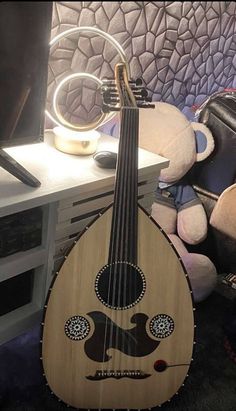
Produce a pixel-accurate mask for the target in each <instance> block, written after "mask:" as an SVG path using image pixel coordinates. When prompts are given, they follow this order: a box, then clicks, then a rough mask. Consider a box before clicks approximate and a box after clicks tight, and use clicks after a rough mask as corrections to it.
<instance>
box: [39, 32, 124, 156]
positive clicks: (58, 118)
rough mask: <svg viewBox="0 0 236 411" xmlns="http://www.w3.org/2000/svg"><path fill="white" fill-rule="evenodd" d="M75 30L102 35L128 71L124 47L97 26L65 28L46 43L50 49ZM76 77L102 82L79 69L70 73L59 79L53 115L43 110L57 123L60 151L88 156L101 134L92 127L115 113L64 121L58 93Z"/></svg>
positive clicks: (107, 119) (98, 83) (109, 118)
mask: <svg viewBox="0 0 236 411" xmlns="http://www.w3.org/2000/svg"><path fill="white" fill-rule="evenodd" d="M75 33H94V34H97V35H98V36H100V37H103V38H104V39H105V40H107V41H108V42H109V43H110V44H111V45H112V46H113V47H114V48H115V49H116V51H117V52H118V54H119V56H120V58H121V61H122V62H124V63H125V64H126V67H127V71H128V73H129V66H128V62H127V59H126V56H125V53H124V50H123V49H122V47H121V46H120V44H119V43H118V42H117V41H116V40H115V39H114V38H113V37H112V36H111V35H109V34H107V33H105V32H104V31H102V30H100V29H98V28H96V27H86V26H81V27H74V28H72V29H69V30H66V31H64V32H62V33H60V34H58V35H57V36H56V37H54V38H53V39H52V40H51V42H50V43H49V46H50V47H51V48H52V47H54V46H55V44H57V43H58V42H59V41H60V40H61V39H62V38H64V37H69V36H72V35H73V34H75ZM78 78H87V79H89V80H92V81H94V82H95V83H96V84H97V85H98V87H101V86H102V85H103V82H102V80H100V79H98V78H97V77H96V76H94V75H92V74H89V73H80V72H78V73H74V74H70V75H69V76H67V77H65V78H64V79H63V80H61V81H60V82H59V84H58V85H57V87H56V90H55V92H54V95H53V111H54V113H55V117H54V116H53V115H52V114H51V113H50V112H49V111H48V110H46V111H45V114H46V115H47V116H48V118H50V120H52V121H53V123H54V124H56V125H57V126H58V127H55V128H54V134H55V145H56V147H57V148H58V149H59V150H60V151H63V152H65V153H70V154H79V155H88V154H92V153H94V152H95V151H96V148H97V142H98V139H99V136H100V134H99V132H98V131H96V130H95V129H96V128H98V127H99V126H102V125H103V124H105V123H107V122H108V121H109V120H111V119H112V118H113V117H114V116H115V115H116V113H114V112H113V113H109V114H104V113H102V112H101V115H100V116H99V117H98V118H97V119H96V120H95V121H93V122H92V123H89V124H84V125H82V124H72V123H70V122H69V121H67V120H66V119H65V118H64V117H63V115H62V113H61V111H60V108H59V103H58V101H59V96H60V93H61V91H62V88H63V86H64V85H65V84H66V83H68V82H70V81H71V80H73V79H78Z"/></svg>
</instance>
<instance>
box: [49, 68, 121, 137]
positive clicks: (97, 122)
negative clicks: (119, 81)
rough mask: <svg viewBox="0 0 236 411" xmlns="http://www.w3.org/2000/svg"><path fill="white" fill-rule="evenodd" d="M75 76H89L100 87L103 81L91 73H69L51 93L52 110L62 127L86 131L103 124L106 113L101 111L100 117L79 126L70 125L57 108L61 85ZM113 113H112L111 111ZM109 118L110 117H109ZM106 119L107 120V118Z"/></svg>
mask: <svg viewBox="0 0 236 411" xmlns="http://www.w3.org/2000/svg"><path fill="white" fill-rule="evenodd" d="M75 78H89V79H90V80H93V81H95V82H96V83H97V84H98V85H99V86H100V87H101V86H102V84H103V82H102V81H101V80H99V79H98V78H97V77H95V76H93V75H92V74H88V73H74V74H70V75H69V76H67V77H65V78H64V79H63V80H62V81H61V82H60V83H59V84H58V86H57V88H56V90H55V92H54V95H53V110H54V112H55V114H56V116H57V118H58V121H59V122H60V124H62V125H63V126H64V127H68V128H70V129H73V130H77V131H88V130H91V129H94V128H97V127H98V126H99V125H100V124H103V121H104V120H105V118H106V117H107V115H106V114H104V113H101V115H100V117H99V118H98V119H97V120H95V121H94V122H93V123H92V124H87V125H84V126H79V125H77V126H76V125H72V124H71V123H69V121H67V120H66V119H65V118H64V117H63V116H62V114H61V111H60V108H59V103H58V96H59V94H60V91H61V89H62V87H63V86H64V85H65V84H66V83H67V82H69V81H70V80H72V79H75ZM112 114H113V113H112ZM109 119H110V118H109ZM107 121H108V120H107Z"/></svg>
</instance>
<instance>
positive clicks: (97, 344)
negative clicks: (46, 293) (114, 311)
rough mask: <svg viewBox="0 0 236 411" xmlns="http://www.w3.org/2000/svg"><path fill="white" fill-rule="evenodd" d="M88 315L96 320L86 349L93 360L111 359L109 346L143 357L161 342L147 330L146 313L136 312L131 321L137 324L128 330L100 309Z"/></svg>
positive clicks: (103, 360) (133, 355)
mask: <svg viewBox="0 0 236 411" xmlns="http://www.w3.org/2000/svg"><path fill="white" fill-rule="evenodd" d="M88 315H89V316H90V317H91V318H92V320H93V322H94V326H95V330H94V333H93V335H92V337H91V338H89V339H88V340H87V341H86V342H85V346H84V350H85V353H86V355H87V356H88V357H89V358H90V359H91V360H94V361H98V362H106V361H108V360H110V359H111V356H109V355H107V350H108V349H109V348H115V349H117V350H119V351H121V352H123V353H124V354H127V355H130V356H132V357H143V356H146V355H149V354H151V353H152V352H153V351H154V350H155V349H156V348H157V347H158V345H159V344H160V341H156V340H153V339H152V338H150V337H149V336H148V334H147V332H146V322H147V320H148V316H147V315H146V314H143V313H137V314H134V315H133V316H132V317H131V320H130V321H131V323H135V324H136V326H135V327H133V328H131V329H127V330H125V329H123V328H121V327H119V326H118V325H116V324H115V323H114V322H113V321H112V320H111V319H110V318H109V317H108V316H106V315H105V314H104V313H101V312H99V311H93V312H90V313H88Z"/></svg>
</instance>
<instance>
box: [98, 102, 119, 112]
mask: <svg viewBox="0 0 236 411" xmlns="http://www.w3.org/2000/svg"><path fill="white" fill-rule="evenodd" d="M111 111H120V107H119V106H113V105H110V104H106V103H103V104H102V112H103V113H105V114H107V113H110V112H111Z"/></svg>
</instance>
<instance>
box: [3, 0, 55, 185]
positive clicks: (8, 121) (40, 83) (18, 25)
mask: <svg viewBox="0 0 236 411" xmlns="http://www.w3.org/2000/svg"><path fill="white" fill-rule="evenodd" d="M51 20H52V2H41V1H36V2H34V1H32V2H31V1H30V2H24V1H17V2H15V1H12V2H11V1H3V2H0V149H1V155H0V166H2V167H4V168H5V169H7V166H8V160H9V158H8V157H7V156H8V155H7V153H6V152H5V151H4V150H2V148H4V147H10V146H16V145H21V144H29V143H30V144H32V143H34V142H39V141H42V139H43V130H44V111H45V102H46V92H47V75H48V56H49V41H50V34H51ZM9 161H10V160H9ZM10 163H11V164H9V168H10V169H7V171H9V172H12V171H11V169H12V168H14V166H16V164H15V162H14V160H13V161H12V162H11V161H10ZM21 171H22V170H21ZM12 174H14V173H13V172H12ZM14 175H15V174H14ZM16 177H18V178H20V177H19V176H16ZM20 179H21V178H20ZM21 180H22V179H21ZM24 182H26V181H24ZM26 183H27V182H26ZM30 185H34V184H30ZM37 185H39V184H36V186H37Z"/></svg>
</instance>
